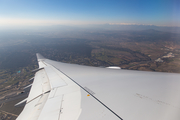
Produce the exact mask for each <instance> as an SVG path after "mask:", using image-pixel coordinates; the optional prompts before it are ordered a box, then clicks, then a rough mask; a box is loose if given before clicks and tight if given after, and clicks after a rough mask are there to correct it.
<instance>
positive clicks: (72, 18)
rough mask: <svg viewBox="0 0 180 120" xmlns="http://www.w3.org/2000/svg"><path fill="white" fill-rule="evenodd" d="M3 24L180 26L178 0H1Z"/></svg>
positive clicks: (30, 25)
mask: <svg viewBox="0 0 180 120" xmlns="http://www.w3.org/2000/svg"><path fill="white" fill-rule="evenodd" d="M0 3H1V4H0V27H1V28H19V27H35V26H36V27H37V26H52V25H71V26H73V25H76V26H77V25H81V26H82V25H84V26H86V25H103V24H109V25H147V26H148V25H153V26H166V27H167V26H169V27H180V14H179V11H180V1H178V0H151V1H149V0H136V1H135V0H113V1H110V0H105V1H104V0H91V1H88V0H76V1H74V0H60V1H59V0H51V1H48V0H38V1H36V0H31V1H26V0H16V1H14V0H8V1H7V0H0Z"/></svg>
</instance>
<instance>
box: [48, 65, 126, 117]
mask: <svg viewBox="0 0 180 120" xmlns="http://www.w3.org/2000/svg"><path fill="white" fill-rule="evenodd" d="M51 66H53V65H51ZM53 67H54V68H56V67H55V66H53ZM56 69H57V70H59V71H60V72H61V73H62V74H64V75H65V76H66V77H68V78H69V79H70V80H72V81H73V82H74V83H75V84H77V85H78V86H79V87H81V88H82V89H83V90H85V91H86V92H87V93H89V94H90V95H91V96H92V97H93V98H94V99H96V100H97V101H98V102H99V103H101V104H102V105H103V106H104V107H106V108H107V109H108V110H109V111H111V112H112V113H113V114H114V115H115V116H117V117H118V118H119V119H121V120H123V119H122V118H121V117H120V116H119V115H118V114H116V113H115V112H114V111H113V110H111V109H110V108H109V107H108V106H106V105H105V104H104V103H103V102H101V101H100V100H99V99H98V98H96V97H95V96H94V95H93V94H91V93H90V92H89V91H87V90H86V89H85V88H84V87H82V86H81V85H80V84H78V83H77V82H76V81H75V80H73V79H72V78H71V77H69V76H68V75H66V74H65V73H64V72H62V71H61V70H60V69H58V68H56Z"/></svg>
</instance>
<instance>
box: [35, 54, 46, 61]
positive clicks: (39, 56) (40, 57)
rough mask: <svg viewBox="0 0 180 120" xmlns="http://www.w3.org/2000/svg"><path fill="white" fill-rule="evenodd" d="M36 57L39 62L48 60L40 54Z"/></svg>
mask: <svg viewBox="0 0 180 120" xmlns="http://www.w3.org/2000/svg"><path fill="white" fill-rule="evenodd" d="M36 56H37V59H38V60H39V59H46V58H45V57H43V56H42V55H41V54H39V53H36Z"/></svg>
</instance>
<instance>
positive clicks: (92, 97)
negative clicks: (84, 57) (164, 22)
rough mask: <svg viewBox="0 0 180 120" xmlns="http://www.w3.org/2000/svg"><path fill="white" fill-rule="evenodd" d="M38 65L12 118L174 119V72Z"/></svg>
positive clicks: (177, 97)
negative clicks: (24, 103)
mask: <svg viewBox="0 0 180 120" xmlns="http://www.w3.org/2000/svg"><path fill="white" fill-rule="evenodd" d="M37 58H38V61H39V68H43V69H40V70H39V71H38V72H37V73H36V75H35V78H34V82H33V85H32V88H31V91H30V94H29V96H28V98H27V102H26V106H25V108H24V110H23V111H22V113H21V114H20V115H19V117H18V118H17V120H110V119H111V120H116V119H117V120H118V119H124V120H180V114H179V113H180V102H179V101H180V87H179V85H180V75H179V74H172V73H160V72H142V71H132V70H122V69H108V68H98V67H88V66H81V65H74V64H67V63H61V62H56V61H52V60H49V59H45V58H44V57H42V56H41V55H40V54H37Z"/></svg>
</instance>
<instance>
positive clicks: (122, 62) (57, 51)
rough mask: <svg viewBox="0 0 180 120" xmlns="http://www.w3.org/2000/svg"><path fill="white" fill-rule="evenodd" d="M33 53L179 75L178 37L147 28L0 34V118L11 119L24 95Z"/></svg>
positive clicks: (84, 62) (83, 63)
mask: <svg viewBox="0 0 180 120" xmlns="http://www.w3.org/2000/svg"><path fill="white" fill-rule="evenodd" d="M36 53H41V54H42V55H43V56H44V57H46V58H49V59H52V60H56V61H61V62H66V63H75V64H81V65H88V66H96V67H108V66H119V67H121V69H130V70H143V71H153V72H171V73H180V34H178V33H171V32H164V31H157V30H154V29H148V30H136V31H135V30H126V31H123V30H82V29H80V30H77V31H73V30H68V31H66V32H62V31H58V30H57V29H56V30H55V31H54V32H49V31H36V32H31V31H16V32H8V33H6V32H5V33H3V34H1V35H0V119H2V120H14V119H15V118H16V117H17V116H18V114H19V113H20V112H21V110H22V109H23V105H21V106H18V107H14V105H15V104H16V103H18V102H19V101H21V100H22V99H24V98H25V97H27V95H28V92H29V89H26V90H24V89H23V88H24V87H25V86H27V85H28V84H30V83H32V81H29V79H30V78H32V77H33V76H34V72H32V70H33V69H36V68H38V64H37V60H36Z"/></svg>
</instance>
